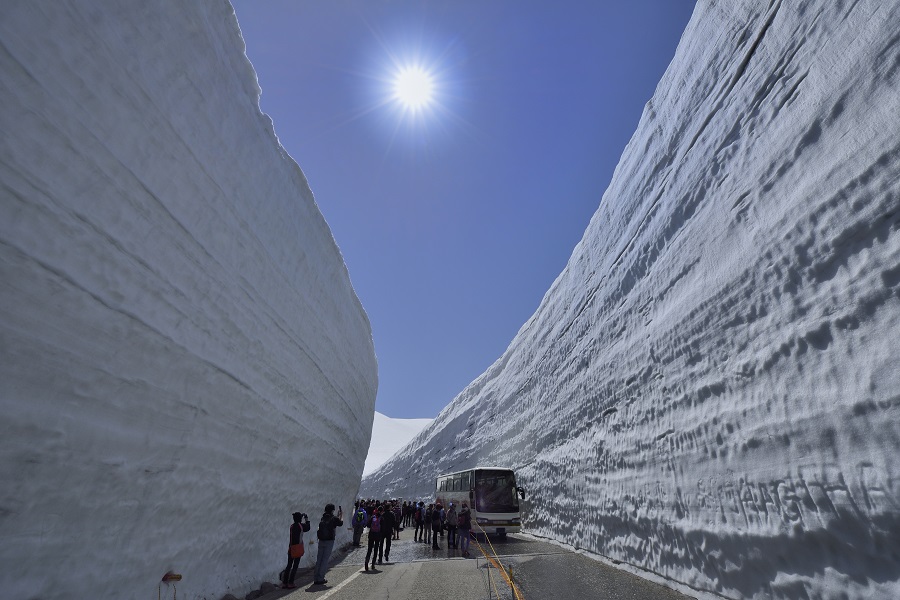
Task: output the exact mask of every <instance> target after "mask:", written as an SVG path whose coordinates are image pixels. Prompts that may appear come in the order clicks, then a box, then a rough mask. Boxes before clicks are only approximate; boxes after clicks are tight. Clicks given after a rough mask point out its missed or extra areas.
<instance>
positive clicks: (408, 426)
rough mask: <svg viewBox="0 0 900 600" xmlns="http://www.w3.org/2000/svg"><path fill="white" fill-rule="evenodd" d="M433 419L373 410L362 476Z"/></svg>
mask: <svg viewBox="0 0 900 600" xmlns="http://www.w3.org/2000/svg"><path fill="white" fill-rule="evenodd" d="M433 420H434V419H394V418H391V417H388V416H385V415H383V414H381V413H380V412H378V411H377V410H376V411H375V420H374V421H373V423H372V441H371V442H370V443H369V454H368V455H367V456H366V464H365V466H363V476H366V475H368V474H369V473H372V472H374V471H375V470H376V469H377V468H378V467H380V466H381V465H383V464H384V463H385V462H387V460H388V459H389V458H390V457H392V456H393V455H394V454H396V453H397V451H398V450H400V449H401V448H403V447H404V446H406V444H408V443H409V441H410V440H412V439H413V438H414V437H416V435H417V434H418V433H419V432H420V431H422V430H423V429H425V427H426V426H428V425H429V424H431V422H432V421H433Z"/></svg>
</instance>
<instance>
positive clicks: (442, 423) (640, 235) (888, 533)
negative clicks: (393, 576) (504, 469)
mask: <svg viewBox="0 0 900 600" xmlns="http://www.w3.org/2000/svg"><path fill="white" fill-rule="evenodd" d="M898 32H900V4H898V3H897V2H882V1H881V0H860V1H855V2H851V1H844V2H841V1H837V0H821V1H815V2H804V1H801V0H791V1H784V2H781V1H779V0H775V1H772V2H760V1H759V0H742V1H730V0H729V1H728V2H707V1H702V0H701V1H700V2H698V3H697V6H696V9H695V13H694V15H693V18H692V20H691V22H690V23H689V25H688V27H687V29H686V31H685V33H684V35H683V37H682V40H681V43H680V45H679V48H678V50H677V52H676V55H675V57H674V59H673V61H672V63H671V65H670V67H669V69H668V70H667V72H666V73H665V75H664V76H663V78H662V80H661V82H660V84H659V86H658V88H657V91H656V94H655V95H654V97H653V98H652V100H651V101H650V102H649V103H648V104H647V106H646V109H645V111H644V114H643V116H642V118H641V120H640V123H639V125H638V128H637V131H636V133H635V135H634V137H633V138H632V140H631V142H630V143H629V144H628V146H627V147H626V148H625V151H624V153H623V155H622V158H621V162H620V163H619V165H618V168H617V170H616V172H615V174H614V176H613V178H612V181H611V183H610V186H609V188H608V189H607V190H606V192H605V194H604V195H603V198H602V200H601V203H600V207H599V209H598V210H597V212H596V214H595V215H594V217H593V218H592V219H591V223H590V225H589V226H588V228H587V231H586V232H585V235H584V238H583V239H582V241H581V242H580V243H579V244H578V246H577V247H576V248H575V250H574V252H573V254H572V257H571V259H570V260H569V263H568V265H567V266H566V268H565V270H564V271H563V272H562V273H561V274H560V276H559V277H558V278H557V280H556V281H555V282H554V283H553V285H552V287H551V288H550V290H549V291H548V292H547V294H546V295H545V297H544V299H543V301H542V302H541V304H540V306H539V308H538V309H537V312H536V313H535V314H534V316H533V317H532V318H531V319H530V320H529V321H528V322H527V323H525V324H524V325H523V326H522V328H521V330H520V331H519V333H518V334H517V335H516V337H515V339H514V340H513V341H512V343H511V344H510V346H509V348H508V349H507V351H506V352H505V353H504V354H503V356H502V357H501V358H500V359H499V360H498V361H497V362H496V363H495V364H494V365H492V366H491V367H490V368H489V369H488V370H487V371H486V372H485V373H484V374H483V375H482V376H480V377H479V378H478V379H477V380H475V381H474V382H472V383H471V384H470V385H469V386H468V387H467V388H466V389H465V390H463V391H462V392H461V393H460V394H459V395H458V396H457V397H456V398H455V399H454V400H453V401H452V402H451V403H450V404H449V405H448V406H447V407H446V408H445V409H444V410H443V411H442V412H441V414H440V415H439V416H438V417H437V419H436V420H435V423H434V424H433V425H432V426H430V427H429V428H427V429H426V430H424V431H423V432H422V433H421V434H420V435H419V436H417V438H415V439H413V441H412V442H411V443H410V444H409V445H408V446H407V447H406V448H405V449H404V450H403V451H401V452H400V453H399V454H398V455H396V456H395V457H394V458H393V459H392V461H390V462H388V463H387V464H386V465H385V466H384V467H383V468H382V469H380V470H379V471H377V472H376V473H375V474H373V475H372V476H370V477H367V478H366V479H364V480H363V484H362V489H361V493H362V494H363V495H365V496H376V497H377V496H384V495H397V496H404V497H407V498H410V497H420V498H429V497H432V498H433V496H434V476H435V475H436V474H437V473H439V472H447V471H452V470H457V469H461V468H466V467H471V466H474V465H476V464H478V463H481V464H490V465H494V464H499V465H509V466H511V467H514V468H516V469H517V470H518V473H519V477H520V480H521V484H523V485H524V487H526V488H527V490H528V494H529V495H528V497H527V499H526V501H525V503H524V517H525V525H526V529H527V531H529V532H530V533H532V534H536V535H538V536H544V537H548V538H552V539H555V540H558V541H560V542H562V543H565V544H569V545H571V546H574V547H576V548H581V549H584V550H586V551H589V552H591V553H595V554H599V555H602V556H605V557H608V558H610V559H614V560H616V561H623V562H624V563H626V564H627V565H631V566H632V567H633V568H637V569H639V570H643V571H644V572H646V573H648V574H652V575H651V577H654V578H656V577H661V578H664V579H666V580H669V581H670V582H673V583H675V582H677V584H678V585H685V586H690V587H691V588H693V589H694V590H697V591H696V593H697V594H698V595H700V596H707V595H709V596H714V595H721V596H725V597H728V598H891V599H893V598H900V583H898V580H900V498H898V494H900V480H898V477H900V471H898V468H900V465H898V457H900V452H898V451H900V362H898V352H897V351H898V348H900V345H898V340H900V231H898V229H900V118H898V115H900V93H898V90H900V35H898ZM560 201H565V199H561V200H560Z"/></svg>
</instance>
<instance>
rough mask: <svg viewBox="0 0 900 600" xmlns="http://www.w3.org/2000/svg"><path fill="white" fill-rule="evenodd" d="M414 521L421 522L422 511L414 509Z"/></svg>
mask: <svg viewBox="0 0 900 600" xmlns="http://www.w3.org/2000/svg"><path fill="white" fill-rule="evenodd" d="M416 521H417V522H419V523H421V522H422V509H421V508H417V509H416Z"/></svg>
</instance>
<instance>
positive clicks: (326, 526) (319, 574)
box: [313, 503, 344, 585]
mask: <svg viewBox="0 0 900 600" xmlns="http://www.w3.org/2000/svg"><path fill="white" fill-rule="evenodd" d="M343 519H344V510H343V509H342V508H340V507H338V514H337V516H334V504H330V503H329V504H326V505H325V512H324V513H322V519H321V520H320V521H319V530H318V531H317V532H316V537H318V538H319V554H318V556H317V557H316V571H315V580H314V581H313V584H314V585H325V584H326V583H328V580H327V579H325V573H326V572H327V571H328V559H329V558H331V551H332V550H333V549H334V537H335V533H334V530H335V529H337V528H338V527H341V526H343V525H344V520H343Z"/></svg>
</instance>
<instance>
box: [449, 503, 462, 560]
mask: <svg viewBox="0 0 900 600" xmlns="http://www.w3.org/2000/svg"><path fill="white" fill-rule="evenodd" d="M458 526H459V522H458V517H457V515H456V505H455V504H453V503H452V502H451V503H450V508H448V509H447V549H448V550H449V549H450V548H456V546H457V543H456V528H457V527H458Z"/></svg>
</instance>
